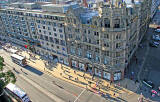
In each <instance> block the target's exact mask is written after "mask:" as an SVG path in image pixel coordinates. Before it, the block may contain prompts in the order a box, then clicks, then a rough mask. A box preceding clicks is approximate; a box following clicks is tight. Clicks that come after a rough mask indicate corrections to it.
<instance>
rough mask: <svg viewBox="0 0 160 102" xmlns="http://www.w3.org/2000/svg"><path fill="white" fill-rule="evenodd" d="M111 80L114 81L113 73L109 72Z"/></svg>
mask: <svg viewBox="0 0 160 102" xmlns="http://www.w3.org/2000/svg"><path fill="white" fill-rule="evenodd" d="M111 81H112V82H114V73H111Z"/></svg>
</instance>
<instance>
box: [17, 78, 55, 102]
mask: <svg viewBox="0 0 160 102" xmlns="http://www.w3.org/2000/svg"><path fill="white" fill-rule="evenodd" d="M16 85H17V86H18V87H20V88H21V89H23V90H24V91H25V92H26V93H27V94H28V96H29V97H30V99H31V100H32V102H55V101H54V100H52V99H50V98H49V97H48V96H46V95H45V94H43V93H42V92H41V91H40V90H38V89H36V88H35V87H34V86H32V85H31V84H29V83H28V82H26V81H24V80H23V79H21V78H20V77H18V76H17V81H16Z"/></svg>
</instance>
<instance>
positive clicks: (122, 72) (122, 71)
mask: <svg viewBox="0 0 160 102" xmlns="http://www.w3.org/2000/svg"><path fill="white" fill-rule="evenodd" d="M121 79H124V69H123V70H121Z"/></svg>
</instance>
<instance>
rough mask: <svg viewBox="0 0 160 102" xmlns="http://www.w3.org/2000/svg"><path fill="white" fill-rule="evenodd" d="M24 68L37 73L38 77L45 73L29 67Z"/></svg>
mask: <svg viewBox="0 0 160 102" xmlns="http://www.w3.org/2000/svg"><path fill="white" fill-rule="evenodd" d="M24 68H25V69H27V70H29V71H31V72H33V73H35V74H37V75H39V76H40V75H43V72H41V71H39V70H37V69H35V68H33V67H31V66H29V65H27V66H25V67H24Z"/></svg>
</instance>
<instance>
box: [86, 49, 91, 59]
mask: <svg viewBox="0 0 160 102" xmlns="http://www.w3.org/2000/svg"><path fill="white" fill-rule="evenodd" d="M87 58H88V59H91V58H92V54H91V53H90V52H89V51H87Z"/></svg>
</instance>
